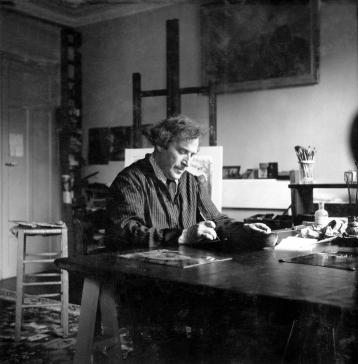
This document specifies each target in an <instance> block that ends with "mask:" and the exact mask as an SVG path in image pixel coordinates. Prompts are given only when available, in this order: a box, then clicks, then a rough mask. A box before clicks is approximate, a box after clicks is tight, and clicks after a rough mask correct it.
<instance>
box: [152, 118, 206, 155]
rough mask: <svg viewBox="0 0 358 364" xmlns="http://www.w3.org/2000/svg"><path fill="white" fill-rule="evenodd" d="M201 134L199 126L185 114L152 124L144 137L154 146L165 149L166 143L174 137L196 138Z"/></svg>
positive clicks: (174, 138)
mask: <svg viewBox="0 0 358 364" xmlns="http://www.w3.org/2000/svg"><path fill="white" fill-rule="evenodd" d="M202 134H203V132H202V130H201V128H200V126H199V125H198V124H197V123H196V122H195V121H194V120H192V119H190V118H189V117H187V116H185V115H177V116H173V117H170V118H168V119H165V120H162V121H160V122H159V123H157V124H156V125H154V126H153V127H152V128H151V129H150V131H149V133H148V134H147V135H146V137H147V138H148V139H149V141H150V142H151V143H152V144H153V145H154V146H160V147H163V148H165V149H167V148H168V145H169V144H170V143H171V142H172V141H174V140H176V139H179V140H190V139H196V138H199V137H200V136H201V135H202Z"/></svg>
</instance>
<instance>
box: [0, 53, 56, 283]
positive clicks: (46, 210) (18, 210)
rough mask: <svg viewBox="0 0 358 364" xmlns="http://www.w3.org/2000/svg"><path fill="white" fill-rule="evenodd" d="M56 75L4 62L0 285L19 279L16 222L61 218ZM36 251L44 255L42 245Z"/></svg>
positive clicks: (13, 61)
mask: <svg viewBox="0 0 358 364" xmlns="http://www.w3.org/2000/svg"><path fill="white" fill-rule="evenodd" d="M55 75H56V73H55V72H54V71H53V70H51V68H49V67H47V66H46V67H45V66H39V65H36V64H30V63H28V62H27V63H25V62H23V61H21V60H16V59H10V58H8V57H7V58H3V59H2V82H1V87H2V104H1V105H2V110H1V142H2V143H1V144H2V148H1V152H2V158H1V161H2V166H1V205H2V209H1V212H2V219H1V256H0V257H1V258H0V259H1V260H0V279H4V278H8V277H12V276H15V275H16V252H17V241H16V238H15V236H14V235H13V234H12V233H11V232H10V229H11V227H12V226H14V222H13V221H16V220H24V221H45V222H54V221H58V219H59V216H60V200H59V167H58V164H59V162H58V159H59V158H58V142H57V138H56V129H55V120H54V110H55V105H54V102H53V99H54V95H55V94H56V91H54V90H55V89H54V85H56V82H55V81H56V77H55ZM43 239H44V238H43ZM46 239H48V238H46ZM31 245H32V244H31ZM33 249H34V250H35V251H39V250H43V249H42V247H41V245H39V244H37V245H35V244H34V248H33ZM30 250H31V249H30ZM46 250H47V251H48V249H46ZM40 269H41V267H38V268H35V270H40Z"/></svg>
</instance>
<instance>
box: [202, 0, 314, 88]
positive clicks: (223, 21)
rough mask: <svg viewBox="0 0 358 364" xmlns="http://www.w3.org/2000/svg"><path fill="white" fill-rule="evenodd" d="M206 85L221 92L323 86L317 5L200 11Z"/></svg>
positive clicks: (288, 2)
mask: <svg viewBox="0 0 358 364" xmlns="http://www.w3.org/2000/svg"><path fill="white" fill-rule="evenodd" d="M200 19H201V58H202V62H201V63H202V80H203V84H204V85H206V84H208V83H209V82H214V83H215V85H216V91H217V92H218V93H226V92H235V91H250V90H260V89H269V88H278V87H289V86H299V85H312V84H317V83H318V82H319V0H261V1H258V0H256V1H255V0H252V1H238V0H232V1H219V2H214V3H209V4H203V5H201V7H200Z"/></svg>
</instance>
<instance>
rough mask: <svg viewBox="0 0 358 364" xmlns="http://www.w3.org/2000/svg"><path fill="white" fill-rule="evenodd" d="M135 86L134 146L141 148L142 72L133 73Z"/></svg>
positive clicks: (133, 85) (133, 84)
mask: <svg viewBox="0 0 358 364" xmlns="http://www.w3.org/2000/svg"><path fill="white" fill-rule="evenodd" d="M132 87H133V133H134V138H133V146H134V148H140V147H141V146H142V142H141V132H140V128H141V124H142V100H141V75H140V73H133V74H132Z"/></svg>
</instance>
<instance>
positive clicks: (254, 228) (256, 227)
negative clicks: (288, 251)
mask: <svg viewBox="0 0 358 364" xmlns="http://www.w3.org/2000/svg"><path fill="white" fill-rule="evenodd" d="M244 229H245V230H246V231H247V232H248V233H249V235H250V236H252V237H253V238H254V239H255V240H258V241H260V242H262V243H263V244H264V245H265V246H274V245H275V244H276V242H277V234H276V233H272V232H271V229H270V228H269V227H268V226H267V225H265V224H263V223H261V222H256V223H253V224H245V225H244Z"/></svg>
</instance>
